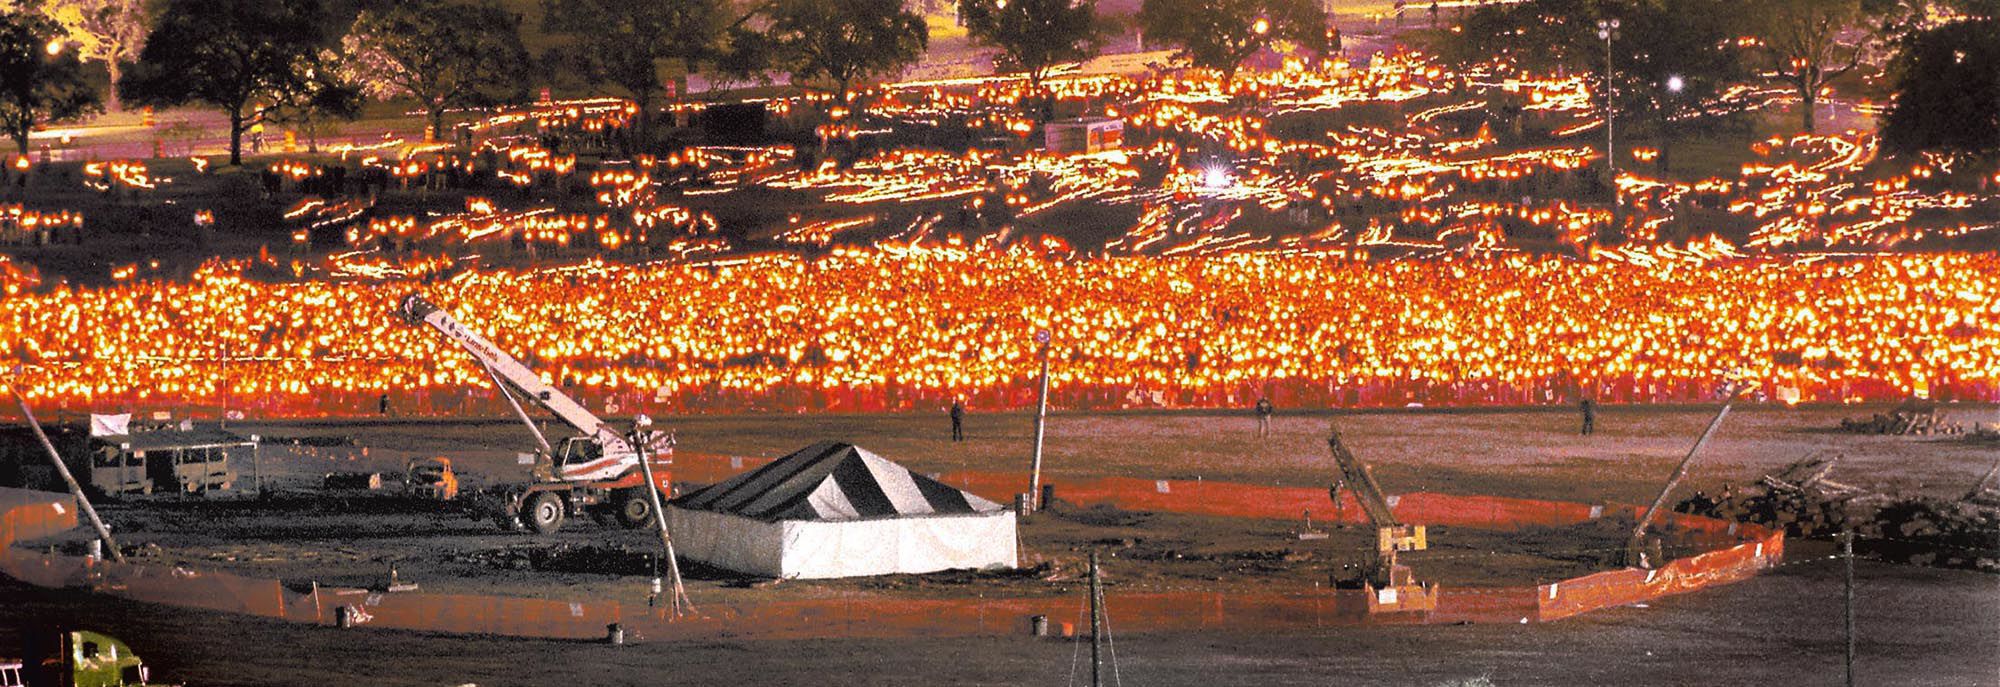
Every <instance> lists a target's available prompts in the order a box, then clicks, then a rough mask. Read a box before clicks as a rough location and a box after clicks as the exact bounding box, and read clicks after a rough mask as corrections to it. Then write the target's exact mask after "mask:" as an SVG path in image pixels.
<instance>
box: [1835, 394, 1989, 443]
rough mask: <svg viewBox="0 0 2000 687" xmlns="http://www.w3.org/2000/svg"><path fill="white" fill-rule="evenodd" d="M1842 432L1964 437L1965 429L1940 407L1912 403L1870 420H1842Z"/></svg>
mask: <svg viewBox="0 0 2000 687" xmlns="http://www.w3.org/2000/svg"><path fill="white" fill-rule="evenodd" d="M1840 431H1843V432H1852V433H1854V434H1895V435H1920V434H1921V435H1928V434H1963V433H1964V432H1965V428H1964V427H1962V426H1960V425H1959V424H1958V423H1956V422H1952V421H1951V418H1950V416H1948V415H1946V414H1945V412H1944V411H1943V410H1940V409H1939V408H1938V406H1937V404H1936V403H1931V402H1922V401H1909V402H1905V403H1903V404H1902V405H1899V406H1896V409H1895V410H1891V411H1889V412H1887V413H1876V414H1875V415H1874V416H1873V417H1869V418H1867V419H1859V418H1851V417H1850V418H1842V419H1841V421H1840Z"/></svg>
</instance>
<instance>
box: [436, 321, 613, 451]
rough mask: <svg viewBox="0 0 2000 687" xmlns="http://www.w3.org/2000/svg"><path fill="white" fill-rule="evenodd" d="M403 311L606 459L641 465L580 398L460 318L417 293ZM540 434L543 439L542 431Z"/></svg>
mask: <svg viewBox="0 0 2000 687" xmlns="http://www.w3.org/2000/svg"><path fill="white" fill-rule="evenodd" d="M401 312H402V314H403V317H404V318H405V319H407V320H409V321H410V322H411V323H413V324H414V323H423V324H428V325H430V326H431V328H432V329H436V330H437V331H438V333H440V334H443V335H444V336H445V338H447V339H450V340H451V341H452V342H454V343H457V344H458V345H459V347H461V348H464V349H465V351H466V352H467V353H470V354H472V358H473V360H475V361H477V362H478V363H479V364H480V366H481V367H483V368H485V369H486V371H487V372H488V373H489V374H492V375H493V376H494V378H495V379H496V380H499V381H502V382H504V383H505V384H506V385H507V386H511V387H513V388H514V390H516V391H519V392H520V395H521V396H523V397H526V398H527V399H528V400H531V401H533V402H534V403H535V404H536V405H539V406H541V407H542V408H544V409H546V410H548V411H549V412H550V413H553V414H555V416H556V417H557V418H559V419H561V420H562V421H563V422H564V423H565V424H568V425H569V426H570V427H573V428H575V429H576V431H577V432H579V433H582V434H583V435H585V436H588V437H591V438H592V439H593V440H594V441H596V442H597V443H598V445H600V446H602V447H603V455H604V456H605V457H606V458H611V457H620V458H627V457H629V459H630V460H631V461H633V464H634V465H636V464H637V462H636V461H637V457H636V456H637V452H636V451H634V450H633V449H632V445H631V444H630V443H629V442H627V441H626V440H625V438H624V437H623V436H620V435H619V434H618V432H617V431H616V430H613V429H612V428H611V425H610V424H608V423H606V422H605V421H604V420H602V419H599V418H598V417H597V416H596V415H595V414H592V413H591V412H590V411H589V410H588V409H585V408H584V407H583V404H581V403H578V402H577V401H576V399H573V398H570V397H569V395H568V394H565V393H563V392H562V390H561V389H558V388H556V387H555V386H554V385H552V384H549V383H548V382H545V381H542V377H541V375H538V374H536V373H535V371H534V370H531V369H528V366H527V365H523V364H521V361H519V360H515V359H514V356H511V355H508V354H507V352H506V351H502V350H500V348H499V347H498V346H495V345H493V342H491V341H488V340H487V339H486V337H484V336H481V335H480V334H479V333H478V332H475V331H473V330H472V329H470V328H468V327H466V326H465V325H464V324H463V323H461V322H459V321H458V320H457V319H456V318H453V317H452V316H451V313H448V312H445V310H444V309H443V308H440V307H437V306H436V305H432V304H431V302H430V301H427V300H424V298H423V297H422V296H418V295H414V294H412V295H410V296H409V297H407V298H404V299H403V303H402V307H401ZM501 391H502V392H503V393H504V392H506V391H507V390H506V389H505V388H503V389H501ZM530 429H533V426H532V425H530ZM537 434H538V436H539V432H538V433H537Z"/></svg>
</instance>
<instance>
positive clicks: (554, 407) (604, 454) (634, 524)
mask: <svg viewBox="0 0 2000 687" xmlns="http://www.w3.org/2000/svg"><path fill="white" fill-rule="evenodd" d="M398 310H399V312H400V314H401V315H402V316H403V319H405V320H406V321H408V322H409V323H410V324H413V325H414V324H426V325H430V327H431V328H432V329H435V330H437V331H438V333H440V334H442V335H443V336H444V337H445V338H446V339H449V340H450V341H452V342H453V343H456V344H458V345H459V346H460V347H461V348H464V349H465V351H466V352H467V353H470V354H471V355H472V360H473V361H474V362H476V363H478V364H479V366H480V368H481V369H484V370H485V371H486V374H487V376H489V377H492V378H493V385H494V386H495V387H496V388H498V389H499V390H500V393H501V395H502V396H505V397H506V399H507V404H508V405H509V406H510V407H512V408H513V409H514V414H515V415H516V416H518V417H520V419H521V422H522V423H523V424H526V425H527V426H528V431H529V432H532V433H533V434H534V436H535V443H536V445H537V449H536V451H535V453H534V454H533V456H532V458H530V457H528V456H527V455H526V454H524V456H523V463H532V464H533V465H534V467H533V468H532V469H530V471H529V479H528V480H527V481H526V482H514V483H506V484H500V485H497V486H494V487H492V488H490V489H487V490H485V491H483V492H481V493H480V494H479V495H478V497H477V498H475V499H474V502H475V503H476V504H478V507H477V509H476V511H475V514H476V515H490V516H492V517H493V518H494V520H495V521H496V522H498V523H499V524H500V526H501V527H503V528H506V529H521V528H522V526H524V525H525V526H526V527H528V528H530V529H533V530H534V531H535V532H538V533H541V534H549V533H551V532H555V531H556V530H558V529H561V528H562V524H563V520H564V519H566V518H567V517H569V516H572V515H584V514H588V515H591V516H593V517H594V518H596V519H598V520H600V521H604V520H609V519H612V518H615V519H617V520H618V521H619V523H621V524H623V525H624V526H626V527H630V528H635V529H636V528H640V527H651V526H653V524H654V522H655V518H656V517H658V513H657V512H655V508H654V505H653V504H654V503H655V500H654V498H653V495H652V494H649V493H647V490H646V488H645V487H646V474H647V473H648V472H649V470H647V469H646V468H648V467H651V470H650V472H651V474H652V475H653V479H654V485H655V486H656V487H657V488H658V489H659V490H660V492H661V493H668V494H670V493H672V490H671V487H672V481H671V479H670V477H669V475H668V470H667V467H666V466H668V465H671V464H672V463H673V444H672V438H671V436H670V435H656V436H658V437H660V440H659V441H657V442H653V443H657V444H658V445H648V446H646V447H644V448H645V449H646V450H645V451H644V453H643V455H644V456H645V458H644V460H646V461H647V463H648V464H649V465H648V464H642V463H641V462H640V461H641V460H642V458H641V455H642V453H641V451H640V450H638V448H635V447H634V446H633V445H632V442H630V441H627V440H626V438H625V437H624V436H623V435H621V434H619V433H618V431H617V430H614V429H612V427H611V425H610V424H609V423H607V422H605V421H604V420H602V419H599V418H598V417H597V416H596V415H593V414H591V412H590V411H589V410H586V409H585V408H584V407H583V404H581V403H578V402H577V401H576V399H573V398H570V397H569V396H568V395H567V394H564V393H563V392H562V390H560V389H557V388H556V387H555V386H554V385H552V384H550V383H548V382H546V381H543V380H542V378H541V375H538V374H536V373H535V371H534V370H530V369H528V366H526V365H523V364H521V361H519V360H515V359H514V357H513V356H511V355H508V354H507V353H506V352H505V351H502V350H500V348H499V347H497V346H494V345H493V342H491V341H488V340H487V339H486V337H484V336H480V335H479V333H478V332H475V331H472V330H471V329H469V328H467V327H466V326H465V325H464V324H463V323H460V322H459V321H458V320H457V319H455V318H453V317H452V316H451V314H450V313H448V312H445V310H444V309H443V308H439V307H437V306H436V305H432V304H431V303H430V301H427V300H424V298H423V297H422V296H418V295H414V294H412V295H410V296H409V297H406V298H404V299H403V301H402V304H401V306H400V307H399V308H398ZM523 398H525V399H527V400H528V401H530V402H533V403H534V404H535V405H538V406H541V407H542V408H543V409H544V410H547V411H549V412H550V413H552V414H554V415H555V416H556V417H557V418H558V419H561V420H562V421H563V422H564V423H566V424H568V425H569V426H570V427H572V428H574V429H575V430H576V431H577V432H578V433H579V434H578V435H577V436H572V437H568V438H565V439H563V440H562V444H561V445H560V446H553V445H551V444H550V443H549V438H548V437H547V436H545V435H543V434H542V430H541V429H540V428H538V427H536V426H535V422H534V420H532V419H530V418H529V417H528V412H527V410H526V409H524V408H523V407H522V405H521V399H523Z"/></svg>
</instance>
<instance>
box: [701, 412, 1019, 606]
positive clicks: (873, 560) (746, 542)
mask: <svg viewBox="0 0 2000 687" xmlns="http://www.w3.org/2000/svg"><path fill="white" fill-rule="evenodd" d="M668 526H669V528H670V529H671V530H672V531H673V532H674V538H675V540H676V542H677V544H678V548H679V550H680V551H681V552H682V553H684V555H686V556H687V557H689V558H692V559H694V560H698V561H701V562H703V563H707V564H709V565H714V566H717V567H720V568H725V569H729V570H735V571H737V572H742V573H747V574H752V575H765V576H770V577H790V578H828V577H857V576H865V575H884V574H892V573H926V572H936V571H939V570H953V569H960V568H974V569H985V568H1011V567H1014V565H1015V562H1016V560H1017V553H1018V552H1017V550H1016V541H1017V537H1016V534H1015V521H1014V513H1013V512H1012V511H1009V510H1006V509H1004V508H1002V507H1000V505H999V504H997V503H994V502H992V501H988V500H986V499H983V498H980V497H978V496H975V495H972V494H970V493H966V492H964V491H961V490H959V489H956V488H953V487H951V486H948V485H946V484H944V483H942V482H939V481H937V480H934V479H931V478H929V477H925V476H923V475H918V474H915V473H912V472H910V470H909V469H908V468H905V467H903V466H901V465H897V464H895V463H893V462H890V461H889V460H888V459H885V458H883V457H881V456H878V455H875V454H873V453H870V452H868V451H866V450H864V449H861V448H858V447H855V446H853V445H852V444H844V443H837V442H820V443H817V444H813V445H812V446H808V447H806V448H804V449H801V450H799V451H797V452H795V453H793V454H791V455H788V456H785V457H784V458H780V459H778V460H776V461H773V462H771V463H770V464H768V465H765V466H763V467H761V468H758V469H755V470H751V471H749V472H745V473H742V474H739V475H736V476H735V477H731V478H729V479H726V480H723V481H722V482H719V483H717V484H715V485H713V486H710V487H707V488H705V489H700V490H697V491H695V492H693V493H690V494H688V495H686V496H682V497H681V498H678V499H675V500H674V502H673V507H672V508H670V509H669V510H668Z"/></svg>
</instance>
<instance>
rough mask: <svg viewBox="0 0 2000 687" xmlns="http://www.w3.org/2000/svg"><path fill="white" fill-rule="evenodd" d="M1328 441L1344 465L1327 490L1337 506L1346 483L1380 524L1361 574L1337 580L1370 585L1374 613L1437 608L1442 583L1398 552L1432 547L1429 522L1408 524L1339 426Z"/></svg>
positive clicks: (1372, 521)
mask: <svg viewBox="0 0 2000 687" xmlns="http://www.w3.org/2000/svg"><path fill="white" fill-rule="evenodd" d="M1326 447H1327V449H1328V451H1329V452H1331V453H1332V454H1333V462H1334V464H1335V465H1338V466H1339V468H1340V481H1339V482H1336V483H1334V485H1333V488H1331V489H1328V490H1327V495H1328V496H1330V497H1332V498H1333V503H1334V506H1335V507H1336V508H1338V507H1339V505H1340V490H1341V488H1342V487H1343V486H1344V487H1345V488H1346V489H1347V490H1348V491H1351V492H1353V493H1354V500H1355V501H1356V502H1358V503H1360V505H1361V511H1362V513H1363V514H1365V515H1367V517H1368V523H1369V524H1370V525H1372V526H1374V529H1375V548H1374V549H1373V550H1372V551H1371V552H1370V555H1369V557H1368V562H1367V567H1366V569H1365V570H1364V571H1363V573H1362V575H1361V579H1359V580H1336V586H1341V584H1340V583H1346V584H1349V585H1355V586H1359V587H1361V588H1362V589H1365V590H1367V591H1368V612H1369V613H1396V612H1405V611H1431V610H1436V609H1437V586H1436V585H1430V584H1423V583H1419V582H1417V581H1416V578H1415V575H1414V574H1413V573H1412V572H1411V571H1410V566H1407V565H1403V564H1401V563H1398V562H1396V555H1397V554H1398V553H1401V552H1404V551H1422V550H1424V549H1426V548H1429V546H1430V544H1429V541H1428V540H1427V539H1426V538H1425V532H1424V526H1423V525H1405V524H1403V523H1402V522H1400V521H1398V520H1397V519H1396V514H1395V512H1394V511H1392V510H1391V509H1390V506H1389V499H1388V497H1386V496H1384V495H1383V494H1382V486H1381V485H1380V484H1377V483H1376V482H1375V471H1374V470H1373V469H1371V468H1370V467H1369V466H1368V465H1367V464H1366V463H1362V462H1361V461H1360V460H1357V459H1356V458H1355V457H1354V454H1353V453H1350V452H1348V450H1347V446H1345V445H1343V444H1341V443H1340V429H1339V428H1338V427H1336V428H1333V430H1332V431H1331V432H1330V433H1329V434H1328V435H1327V438H1326ZM1350 588H1351V587H1350Z"/></svg>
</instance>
